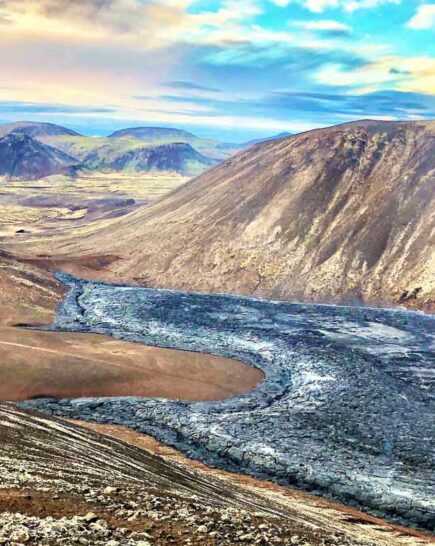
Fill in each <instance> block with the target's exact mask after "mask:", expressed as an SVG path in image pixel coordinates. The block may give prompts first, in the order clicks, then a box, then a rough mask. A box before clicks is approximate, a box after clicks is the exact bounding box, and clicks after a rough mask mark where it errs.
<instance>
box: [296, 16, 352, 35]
mask: <svg viewBox="0 0 435 546" xmlns="http://www.w3.org/2000/svg"><path fill="white" fill-rule="evenodd" d="M294 24H295V25H296V26H298V27H303V28H305V29H306V30H327V31H332V32H334V31H337V32H340V31H343V32H347V31H350V30H351V28H350V27H349V26H348V25H345V24H344V23H340V22H339V21H334V20H331V19H324V20H323V21H297V22H295V23H294Z"/></svg>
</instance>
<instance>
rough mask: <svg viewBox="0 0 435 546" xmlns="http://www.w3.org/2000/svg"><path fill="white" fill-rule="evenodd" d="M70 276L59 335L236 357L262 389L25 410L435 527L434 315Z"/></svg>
mask: <svg viewBox="0 0 435 546" xmlns="http://www.w3.org/2000/svg"><path fill="white" fill-rule="evenodd" d="M60 278H61V279H63V280H64V281H65V282H67V283H69V284H70V287H71V290H70V292H69V293H68V295H67V297H66V298H65V300H64V301H63V303H62V305H61V306H60V307H59V308H58V314H57V318H56V321H55V323H54V325H53V328H54V329H55V330H67V331H78V332H94V333H98V334H105V335H110V336H114V337H116V338H119V339H124V340H130V341H136V342H141V343H144V344H147V345H155V346H160V347H168V348H178V349H187V350H190V351H199V352H208V353H213V354H217V355H221V356H226V357H231V358H235V359H238V360H240V361H242V362H245V363H247V364H250V365H252V366H256V367H259V368H261V369H262V370H263V371H264V373H265V375H266V379H265V381H264V382H263V383H262V384H261V385H260V386H259V387H257V388H256V389H255V390H254V391H252V392H250V393H247V394H243V395H240V396H238V397H235V398H232V399H228V400H226V401H223V402H210V403H185V402H180V401H176V402H175V401H174V402H172V401H168V400H161V399H144V398H137V397H136V398H135V397H126V398H93V399H78V400H54V399H40V400H34V401H29V402H26V403H25V406H26V407H33V408H38V409H40V410H43V411H46V412H49V413H53V414H57V415H62V416H67V417H72V418H79V419H84V420H89V421H98V422H101V423H118V424H123V425H127V426H129V427H131V428H133V429H135V430H138V431H141V432H145V433H148V434H151V435H154V436H156V437H157V438H159V439H161V440H163V441H164V442H165V443H168V444H172V445H174V446H176V447H178V448H180V449H181V450H184V451H185V452H186V453H187V454H189V455H190V456H193V457H196V458H199V459H201V460H203V461H205V462H207V463H209V464H211V465H213V466H218V467H222V468H225V469H232V470H237V471H243V472H245V473H249V474H253V475H255V476H261V477H267V478H269V479H273V480H277V481H279V482H280V483H282V484H286V485H291V486H296V487H298V488H302V489H306V490H309V491H312V492H315V493H320V494H322V495H324V496H327V497H330V498H334V499H339V500H342V501H344V502H346V503H348V504H354V505H357V506H359V507H362V508H363V509H364V510H367V511H369V512H373V513H375V514H381V515H382V516H383V517H386V518H390V519H393V520H399V521H402V522H406V523H407V524H413V525H417V526H421V527H426V528H429V529H431V528H433V527H434V525H435V504H434V499H435V481H434V475H435V473H434V470H435V453H434V446H433V443H432V438H433V436H434V435H435V428H434V423H435V406H434V398H433V392H434V391H433V386H434V379H435V377H434V374H433V366H434V358H433V345H432V344H433V340H432V337H431V335H432V332H433V328H434V322H435V318H434V317H433V316H431V315H424V314H421V313H413V312H407V311H394V310H387V309H370V308H355V307H354V308H352V307H337V306H324V305H323V306H322V305H304V304H290V303H278V302H268V301H261V300H254V299H249V298H240V297H235V296H224V295H201V294H194V293H184V292H173V291H158V290H152V289H141V288H135V287H127V286H114V285H109V284H101V283H91V282H84V281H79V280H77V279H73V278H71V277H68V276H64V275H61V276H60Z"/></svg>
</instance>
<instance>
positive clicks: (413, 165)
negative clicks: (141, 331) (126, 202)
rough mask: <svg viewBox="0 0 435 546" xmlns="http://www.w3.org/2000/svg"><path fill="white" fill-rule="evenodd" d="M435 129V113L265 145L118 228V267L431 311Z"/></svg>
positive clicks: (222, 285) (136, 276)
mask: <svg viewBox="0 0 435 546" xmlns="http://www.w3.org/2000/svg"><path fill="white" fill-rule="evenodd" d="M434 136H435V122H378V121H361V122H356V123H350V124H346V125H341V126H336V127H332V128H327V129H318V130H314V131H309V132H306V133H302V134H298V135H294V136H291V137H288V138H284V139H282V140H279V141H268V142H265V143H260V144H256V145H254V146H253V147H252V148H250V149H249V150H246V151H243V152H240V153H238V154H236V155H235V156H233V157H231V158H229V159H227V160H226V161H224V162H223V163H221V164H220V165H218V166H217V167H215V168H214V169H212V170H210V171H208V172H207V173H206V174H203V175H201V176H199V177H198V178H196V179H194V180H191V181H190V182H188V183H187V184H185V185H183V186H182V187H180V188H178V189H176V190H175V191H174V192H172V193H171V194H169V195H168V196H166V197H164V198H162V199H161V200H160V201H159V202H156V203H154V204H153V205H151V206H150V207H149V208H148V209H146V210H143V211H138V212H135V213H133V215H131V216H128V217H125V218H124V219H123V220H120V221H119V223H117V225H114V226H113V230H115V231H114V232H117V237H116V247H117V248H118V249H120V248H122V252H123V255H124V256H125V260H123V261H119V262H118V263H116V264H113V266H111V267H112V269H113V274H114V275H116V276H117V277H118V276H121V278H122V277H125V278H126V279H127V280H130V281H134V282H137V283H139V284H146V285H149V286H155V287H167V288H179V289H189V290H199V291H207V292H222V291H225V292H229V293H236V294H250V295H257V296H261V297H263V296H264V297H267V298H274V299H293V298H296V299H301V300H303V301H307V300H308V301H323V302H337V301H339V302H342V301H346V302H349V301H356V302H365V303H372V304H373V303H374V304H379V303H381V304H391V303H396V304H401V303H405V304H407V305H411V306H412V305H416V306H417V307H419V306H422V305H423V306H424V307H425V308H430V307H431V306H432V305H433V301H434V291H435V279H434V278H433V273H431V271H433V266H431V263H433V262H432V260H433V259H434V256H433V253H432V250H431V245H430V241H431V240H432V238H431V229H433V226H434V223H435V218H434V213H433V212H432V210H435V207H433V206H432V205H433V200H434V195H435V191H434V189H435V188H434V185H435V178H434V173H435V166H434V163H433V157H434V155H435V138H434ZM431 206H432V208H431ZM94 238H95V241H97V240H98V239H99V243H98V244H99V245H100V244H102V241H104V234H102V233H101V232H100V233H99V234H97V233H95V234H94V237H93V239H94ZM167 240H171V248H170V249H169V248H167V247H166V245H165V243H164V242H165V241H167ZM162 241H163V242H162ZM103 244H104V243H103ZM138 249H140V250H138ZM145 262H146V264H147V265H146V267H145V266H144V264H145ZM188 271H189V275H187V272H188Z"/></svg>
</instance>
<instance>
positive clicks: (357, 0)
mask: <svg viewBox="0 0 435 546" xmlns="http://www.w3.org/2000/svg"><path fill="white" fill-rule="evenodd" d="M271 1H272V2H273V3H274V4H275V5H277V6H280V7H286V6H288V5H289V4H290V3H291V2H292V1H294V2H297V3H299V4H302V5H303V6H305V7H306V8H307V9H308V10H310V11H311V12H313V13H322V12H324V11H325V10H327V9H335V8H342V9H344V10H345V11H350V12H352V11H356V10H358V9H369V8H376V7H377V6H380V5H381V4H400V2H401V1H402V0H271Z"/></svg>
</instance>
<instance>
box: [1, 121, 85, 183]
mask: <svg viewBox="0 0 435 546" xmlns="http://www.w3.org/2000/svg"><path fill="white" fill-rule="evenodd" d="M77 164H78V161H77V160H75V159H74V158H73V157H71V156H69V155H67V154H65V153H64V152H62V151H60V150H57V149H56V148H52V147H51V146H47V145H46V144H43V143H42V142H39V141H38V140H34V139H33V138H31V137H29V136H27V135H26V134H22V133H14V132H11V133H9V134H7V135H6V136H5V137H3V138H0V176H6V177H8V178H11V179H23V180H37V179H39V178H43V177H45V176H50V175H53V174H68V175H73V174H74V172H75V170H76V167H77Z"/></svg>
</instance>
